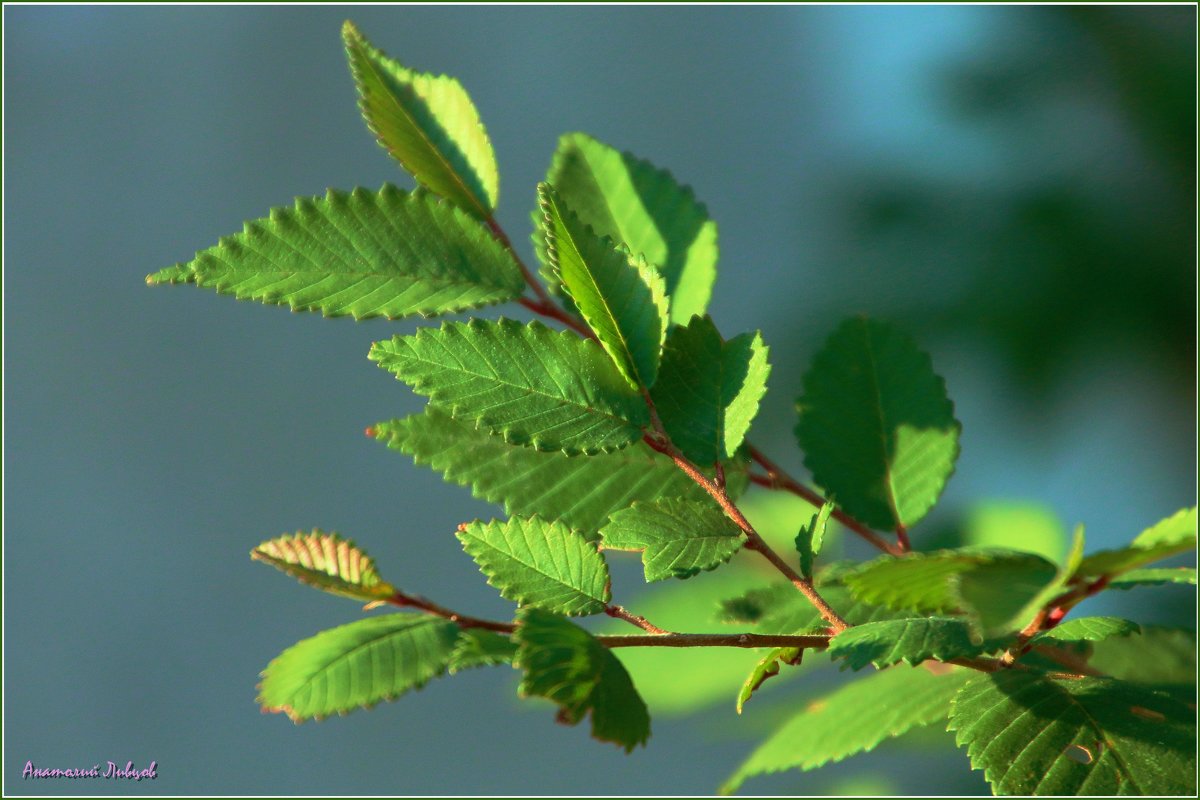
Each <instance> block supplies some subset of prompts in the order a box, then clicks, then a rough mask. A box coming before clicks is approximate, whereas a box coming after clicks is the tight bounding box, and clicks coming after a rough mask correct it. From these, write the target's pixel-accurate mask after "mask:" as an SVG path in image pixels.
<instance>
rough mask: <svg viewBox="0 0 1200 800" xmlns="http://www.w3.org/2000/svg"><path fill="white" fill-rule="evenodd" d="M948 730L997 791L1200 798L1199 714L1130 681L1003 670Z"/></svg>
mask: <svg viewBox="0 0 1200 800" xmlns="http://www.w3.org/2000/svg"><path fill="white" fill-rule="evenodd" d="M950 729H951V730H953V731H955V732H956V735H955V739H956V741H957V742H958V744H959V746H965V747H966V748H967V755H968V756H969V757H970V759H971V765H972V766H973V767H974V768H975V769H982V770H983V771H984V777H986V778H987V781H988V783H990V784H991V785H992V790H993V791H994V792H995V793H996V794H1025V795H1030V794H1031V795H1116V794H1122V795H1125V794H1144V795H1189V794H1190V795H1194V794H1195V793H1196V727H1195V714H1194V713H1193V712H1192V711H1189V710H1188V708H1187V707H1186V706H1185V705H1184V704H1183V703H1180V702H1178V701H1177V700H1174V699H1172V698H1170V697H1169V696H1167V695H1164V694H1160V693H1157V692H1153V691H1150V690H1147V689H1144V688H1142V687H1139V686H1136V685H1134V684H1131V683H1126V682H1122V681H1116V680H1108V679H1102V678H1079V679H1075V680H1053V679H1051V678H1048V677H1046V676H1041V675H1037V674H1034V673H1031V672H1024V671H1018V670H1000V671H998V672H994V673H991V674H989V675H981V676H979V677H977V678H975V679H973V680H972V681H971V682H970V683H968V684H967V685H966V686H964V687H963V688H962V691H960V692H959V694H958V696H957V697H955V699H954V703H953V707H952V709H951V713H950Z"/></svg>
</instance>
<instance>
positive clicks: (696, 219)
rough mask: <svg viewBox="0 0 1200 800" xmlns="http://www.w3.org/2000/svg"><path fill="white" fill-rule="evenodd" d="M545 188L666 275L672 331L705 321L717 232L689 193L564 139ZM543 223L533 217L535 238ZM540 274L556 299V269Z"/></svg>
mask: <svg viewBox="0 0 1200 800" xmlns="http://www.w3.org/2000/svg"><path fill="white" fill-rule="evenodd" d="M546 182H547V183H549V184H551V185H552V186H554V188H555V189H557V190H558V193H559V194H560V195H561V196H562V199H563V200H564V201H565V202H566V203H567V205H569V206H570V207H571V208H572V209H573V210H574V211H575V213H576V214H578V215H579V218H580V219H581V220H582V221H583V222H584V224H586V225H588V226H589V227H591V229H592V230H593V231H595V232H596V233H597V234H598V235H600V236H607V237H609V238H610V239H612V240H613V241H615V242H619V243H623V244H625V245H626V246H628V248H629V250H630V251H631V252H633V253H635V254H638V253H640V254H642V255H644V256H645V257H646V261H648V262H649V263H650V264H651V265H653V266H654V267H655V268H657V269H658V271H659V272H661V273H662V276H663V278H664V279H665V280H666V289H667V294H668V295H669V296H670V298H671V303H670V308H671V322H672V323H675V324H680V325H682V324H684V323H686V322H687V321H688V320H689V319H691V318H692V316H693V315H696V314H703V313H704V311H705V309H706V308H707V307H708V300H709V297H710V296H711V295H712V286H713V282H714V281H715V280H716V277H717V224H716V223H715V222H713V221H712V220H710V219H709V218H708V212H707V210H706V209H705V208H704V206H703V205H702V204H701V203H699V202H697V201H696V199H695V197H694V196H693V194H692V190H691V189H690V188H689V187H686V186H681V185H680V184H678V183H677V182H676V181H675V179H674V178H673V177H672V176H671V174H670V173H669V172H667V171H665V170H660V169H658V168H656V167H655V166H654V165H652V164H651V163H650V162H648V161H643V160H641V159H639V158H637V157H635V156H634V155H632V154H630V153H621V152H619V151H617V150H615V149H613V148H612V147H609V146H608V145H606V144H602V143H601V142H598V141H596V140H595V139H593V138H592V137H590V136H588V135H586V134H583V133H569V134H566V135H565V136H563V137H562V138H561V139H559V142H558V150H557V151H556V152H555V153H554V160H553V163H552V164H551V165H550V171H549V173H548V174H547V176H546ZM539 218H540V212H536V211H535V212H534V226H535V230H536V229H537V224H538V222H539ZM534 247H535V249H536V250H537V253H538V258H539V259H540V260H541V261H542V263H543V264H544V265H549V263H550V262H549V259H548V258H547V257H546V252H545V245H544V242H542V241H541V236H538V235H535V236H534ZM542 274H543V275H544V276H545V277H546V280H547V282H548V283H549V284H550V286H551V288H552V289H555V290H556V291H558V290H559V283H558V280H557V276H555V274H554V271H553V269H552V268H550V267H549V266H547V267H546V269H543V271H542Z"/></svg>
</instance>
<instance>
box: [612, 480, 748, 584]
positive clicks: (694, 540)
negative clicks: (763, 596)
mask: <svg viewBox="0 0 1200 800" xmlns="http://www.w3.org/2000/svg"><path fill="white" fill-rule="evenodd" d="M600 537H601V539H602V540H603V542H604V548H605V549H607V550H640V551H642V563H643V564H644V565H645V569H646V580H647V581H648V582H649V581H661V580H666V579H668V578H690V577H692V576H693V575H695V574H697V573H699V572H700V571H702V570H710V569H716V568H717V567H719V566H720V565H721V564H724V563H725V562H726V561H728V560H729V559H730V558H732V557H733V554H734V553H736V552H737V551H738V550H740V549H741V547H742V544H743V541H744V540H743V539H742V531H741V529H740V528H738V526H737V525H735V524H734V523H733V520H731V519H729V517H727V516H725V513H724V512H723V511H722V510H721V509H720V507H719V506H717V505H716V503H714V502H713V501H712V499H709V500H708V501H707V502H705V501H697V500H684V499H681V498H664V499H662V500H657V501H654V502H639V503H634V504H633V505H632V506H631V507H630V508H626V509H622V510H620V511H617V512H615V513H614V514H613V515H612V517H611V518H610V519H609V522H608V524H607V525H605V526H604V528H602V529H601V531H600Z"/></svg>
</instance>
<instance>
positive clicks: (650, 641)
mask: <svg viewBox="0 0 1200 800" xmlns="http://www.w3.org/2000/svg"><path fill="white" fill-rule="evenodd" d="M596 638H597V639H598V640H600V643H601V644H603V645H604V646H605V647H799V648H804V649H813V650H821V649H824V648H825V647H827V646H828V645H829V638H830V637H828V636H820V635H817V636H775V635H770V634H762V633H668V634H665V635H662V636H643V635H639V634H633V635H630V636H597V637H596Z"/></svg>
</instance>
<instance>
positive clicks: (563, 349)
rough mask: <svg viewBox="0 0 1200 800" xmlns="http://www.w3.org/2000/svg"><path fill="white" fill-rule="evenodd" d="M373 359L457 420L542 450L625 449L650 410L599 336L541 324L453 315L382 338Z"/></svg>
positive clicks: (376, 346)
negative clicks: (595, 338)
mask: <svg viewBox="0 0 1200 800" xmlns="http://www.w3.org/2000/svg"><path fill="white" fill-rule="evenodd" d="M371 359H372V360H373V361H377V362H378V363H379V366H381V367H383V368H384V369H386V370H388V371H390V372H393V373H395V374H396V376H397V377H398V378H400V379H401V380H403V381H405V382H407V383H408V384H410V385H411V386H412V387H413V390H414V391H416V392H417V393H419V394H423V395H427V396H428V397H429V399H430V401H431V402H433V403H435V404H437V405H439V406H441V407H442V408H445V409H447V410H448V411H449V412H450V414H451V416H453V417H454V418H455V419H462V420H473V421H477V422H478V423H479V424H480V425H481V426H483V427H486V428H487V429H488V430H490V431H491V432H492V433H498V434H500V435H502V436H503V437H504V439H505V440H506V441H508V442H511V443H513V444H521V445H528V446H531V447H534V448H535V449H537V450H547V451H554V450H562V451H563V452H564V453H568V454H577V453H596V452H608V451H612V450H619V449H620V448H622V447H625V446H626V445H628V444H631V443H632V442H635V441H637V440H638V439H640V438H641V436H642V432H641V426H642V425H644V424H646V422H647V418H648V415H647V411H646V404H645V402H644V401H643V400H642V397H641V396H640V395H639V394H638V393H637V392H636V391H635V390H634V389H632V388H631V387H630V386H629V384H628V383H626V382H625V379H624V378H622V377H621V375H620V373H619V372H617V369H616V367H615V366H613V363H612V361H610V360H609V358H608V356H607V355H605V353H604V351H603V350H601V349H600V347H599V346H598V345H597V344H596V343H595V342H593V341H591V340H588V339H581V338H580V337H579V336H577V335H576V334H574V333H572V332H570V331H557V332H556V331H552V330H550V329H549V328H547V327H546V326H545V325H542V324H541V323H540V322H531V323H529V324H528V325H522V324H520V323H518V322H514V321H513V320H508V319H501V320H499V321H498V322H491V321H485V320H480V319H472V320H471V321H470V322H465V323H463V322H446V323H443V324H442V327H441V328H438V329H436V330H434V329H429V328H423V329H421V330H419V331H418V332H417V333H416V335H414V336H396V337H394V338H393V339H390V340H385V341H382V342H376V343H375V344H374V345H372V347H371Z"/></svg>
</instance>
